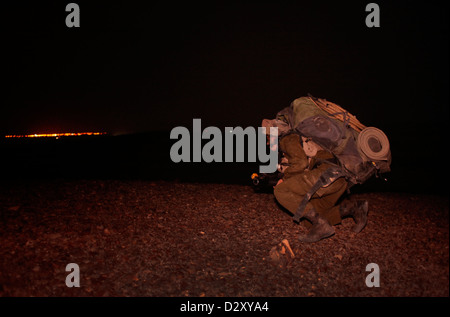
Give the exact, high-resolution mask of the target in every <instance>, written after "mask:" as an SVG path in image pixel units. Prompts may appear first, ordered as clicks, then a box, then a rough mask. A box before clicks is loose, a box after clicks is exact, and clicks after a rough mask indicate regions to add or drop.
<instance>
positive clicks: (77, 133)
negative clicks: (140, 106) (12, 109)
mask: <svg viewBox="0 0 450 317" xmlns="http://www.w3.org/2000/svg"><path fill="white" fill-rule="evenodd" d="M83 135H106V132H76V133H46V134H36V133H35V134H11V135H5V138H59V137H63V136H83Z"/></svg>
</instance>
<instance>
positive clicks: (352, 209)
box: [339, 200, 369, 233]
mask: <svg viewBox="0 0 450 317" xmlns="http://www.w3.org/2000/svg"><path fill="white" fill-rule="evenodd" d="M339 213H340V215H341V218H346V217H352V218H353V220H354V221H355V223H356V224H355V226H354V227H353V231H354V232H356V233H359V232H361V231H362V230H363V229H364V227H365V226H366V224H367V214H368V213H369V203H368V201H367V200H345V201H343V202H342V203H341V204H340V206H339Z"/></svg>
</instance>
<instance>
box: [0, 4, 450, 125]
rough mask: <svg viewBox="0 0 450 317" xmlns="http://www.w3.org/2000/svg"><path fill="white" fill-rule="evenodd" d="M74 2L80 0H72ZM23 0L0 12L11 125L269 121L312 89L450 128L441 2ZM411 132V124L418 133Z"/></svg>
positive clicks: (398, 121) (362, 112) (4, 117)
mask: <svg viewBox="0 0 450 317" xmlns="http://www.w3.org/2000/svg"><path fill="white" fill-rule="evenodd" d="M68 3H69V2H68ZM77 3H78V4H79V6H80V13H81V15H80V24H81V27H80V28H67V27H66V25H65V18H66V16H67V14H68V12H65V5H66V3H64V2H61V3H58V4H41V3H40V2H39V3H33V4H27V3H26V2H25V3H21V4H16V5H7V6H6V8H4V9H3V10H2V11H3V13H4V16H5V18H4V19H3V21H2V22H3V23H4V24H5V26H4V27H3V28H2V31H3V35H2V42H3V45H2V47H3V49H2V51H3V52H6V57H3V65H4V66H3V71H2V75H3V78H4V79H6V84H5V81H4V83H3V87H4V89H5V93H4V94H3V97H2V99H3V101H2V106H1V113H0V134H17V133H56V132H83V131H105V132H109V133H112V134H120V133H135V132H148V131H154V130H171V129H172V128H173V127H175V126H178V125H183V126H186V127H191V126H192V119H193V118H201V119H202V125H203V126H206V125H215V126H218V127H222V126H223V127H224V126H243V127H245V126H259V125H260V122H261V120H262V119H263V118H266V117H269V118H272V117H273V116H274V115H275V113H276V112H278V111H279V110H280V109H282V108H284V107H285V106H288V105H289V103H290V102H291V101H292V100H294V99H295V98H298V97H300V96H304V95H306V94H307V93H311V94H313V95H314V96H317V97H322V98H327V99H328V100H331V101H333V102H335V103H337V104H340V105H341V106H343V107H344V108H346V109H347V110H349V111H350V112H351V113H353V114H355V115H356V116H357V117H358V119H359V120H360V121H361V122H363V123H364V124H366V125H368V126H377V127H381V128H386V127H387V129H390V128H393V127H398V126H402V127H409V128H410V129H411V132H412V131H414V130H415V129H416V128H417V124H420V125H430V126H434V127H436V126H439V125H442V126H446V125H447V124H448V117H449V112H448V108H449V107H448V88H447V87H448V59H447V55H448V19H447V14H446V12H445V10H443V8H442V7H440V3H433V2H426V3H422V4H421V5H417V4H414V3H412V2H406V1H405V2H402V1H396V2H395V4H392V3H385V2H378V4H379V6H380V13H381V14H380V17H381V19H380V20H381V27H380V28H368V27H366V25H365V18H366V16H367V14H368V12H365V6H366V4H367V3H368V2H367V3H366V2H364V1H356V2H349V3H347V2H346V4H342V3H341V2H339V3H337V2H336V3H333V2H316V1H291V2H284V3H283V2H281V3H280V2H258V1H253V2H245V4H243V3H226V2H210V3H207V4H206V3H191V2H173V3H172V2H171V3H168V2H162V3H157V2H153V1H151V2H150V3H151V4H146V5H143V3H133V2H129V1H123V2H114V3H113V4H112V3H111V2H109V3H106V2H105V3H103V4H102V3H101V2H96V4H92V3H89V2H82V1H78V2H77ZM408 133H409V132H408Z"/></svg>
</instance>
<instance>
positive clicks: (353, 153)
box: [276, 95, 391, 220]
mask: <svg viewBox="0 0 450 317" xmlns="http://www.w3.org/2000/svg"><path fill="white" fill-rule="evenodd" d="M276 119H278V120H282V121H284V122H285V123H287V124H289V126H290V128H291V131H295V132H297V133H299V134H300V135H302V136H304V137H306V138H309V139H311V140H312V141H314V142H315V143H317V144H318V145H320V146H321V147H322V148H323V149H325V150H326V151H329V152H330V153H332V154H333V155H334V157H335V158H336V160H335V161H336V162H337V164H334V166H333V167H332V168H330V169H329V170H327V171H326V172H325V173H324V175H322V177H320V179H319V181H318V182H317V184H316V185H315V186H313V188H312V189H311V190H310V192H309V194H307V195H306V196H305V199H304V201H303V203H302V204H300V206H299V209H298V212H297V215H296V217H294V219H296V220H299V218H300V216H301V214H302V212H303V209H304V208H305V206H306V204H307V202H308V201H309V199H310V198H311V197H312V195H313V194H314V193H315V191H317V190H318V189H319V188H320V187H322V186H324V185H327V184H330V183H332V182H334V180H336V179H337V178H340V177H345V178H346V179H347V181H348V183H349V187H351V186H352V185H355V184H362V183H364V182H366V181H367V180H368V179H369V178H371V177H372V176H373V175H378V174H379V173H385V172H389V171H390V165H391V150H390V145H389V140H388V138H387V137H386V135H385V134H384V133H383V131H381V130H380V129H377V128H375V127H366V126H364V125H363V124H361V123H360V122H359V121H358V120H357V119H356V117H355V116H353V115H352V114H350V113H349V112H348V111H346V110H345V109H343V108H342V107H340V106H338V105H336V104H335V103H332V102H329V101H327V100H325V99H320V98H315V97H313V96H311V95H308V96H307V97H301V98H298V99H295V100H294V101H293V102H292V103H291V105H290V106H289V107H286V108H284V109H283V110H281V111H280V112H278V113H277V116H276Z"/></svg>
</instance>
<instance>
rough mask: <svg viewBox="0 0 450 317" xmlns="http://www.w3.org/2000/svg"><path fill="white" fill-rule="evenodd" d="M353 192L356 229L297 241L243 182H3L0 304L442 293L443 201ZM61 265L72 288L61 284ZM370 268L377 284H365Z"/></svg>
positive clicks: (294, 229) (285, 219) (281, 217)
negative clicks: (361, 213) (365, 211)
mask: <svg viewBox="0 0 450 317" xmlns="http://www.w3.org/2000/svg"><path fill="white" fill-rule="evenodd" d="M355 196H357V197H359V198H365V199H367V200H368V201H369V205H370V217H369V222H368V225H367V227H366V228H365V229H364V230H363V231H362V232H361V233H359V234H354V233H353V232H352V231H351V228H352V226H353V220H352V219H344V220H343V222H342V224H341V225H339V226H337V227H336V234H335V236H333V237H332V238H330V239H327V240H322V241H320V242H318V243H314V244H302V243H300V242H299V241H298V239H297V236H298V234H299V233H301V232H306V229H304V228H303V226H301V225H298V224H296V223H294V222H293V221H292V218H291V216H290V215H289V214H287V213H286V212H285V211H283V210H282V209H281V208H280V207H279V206H278V205H277V203H276V202H275V201H274V198H273V195H271V194H261V193H255V192H254V191H253V189H252V188H251V187H249V186H243V185H225V184H199V183H177V182H162V181H161V182H151V181H114V180H109V181H93V180H86V181H80V180H73V181H62V180H49V181H26V182H8V183H6V182H3V183H0V296H2V297H21V296H25V297H29V296H44V297H46V296H58V297H59V296H62V297H69V296H70V297H72V296H77V297H78V296H87V297H91V296H111V297H112V296H133V297H141V296H145V297H147V296H149V297H162V296H164V297H166V296H168V297H185V296H186V297H203V296H206V297H217V296H226V297H241V296H251V297H253V296H257V297H259V296H262V297H298V296H300V297H303V296H326V297H328V296H358V297H359V296H361V297H373V296H375V297H379V296H388V297H400V296H401V297H404V296H406V297H409V296H419V297H435V296H446V297H448V296H449V249H448V245H449V218H448V214H449V212H448V210H449V208H448V207H449V201H448V197H441V196H427V195H416V194H414V195H411V194H400V193H364V194H355ZM283 240H286V241H288V243H289V246H290V248H291V250H292V253H293V256H292V255H291V253H290V250H289V248H288V247H286V245H284V244H282V245H279V244H280V243H281V242H282V241H283ZM283 253H284V254H283ZM69 263H76V264H78V266H79V269H80V287H73V288H68V287H67V286H66V283H65V281H66V277H67V275H68V274H69V273H70V272H66V265H67V264H69ZM369 263H376V264H377V265H378V267H379V269H380V287H367V285H366V282H365V281H366V277H367V276H368V275H369V274H370V273H371V272H370V271H366V266H367V265H368V264H369Z"/></svg>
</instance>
